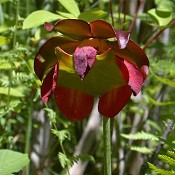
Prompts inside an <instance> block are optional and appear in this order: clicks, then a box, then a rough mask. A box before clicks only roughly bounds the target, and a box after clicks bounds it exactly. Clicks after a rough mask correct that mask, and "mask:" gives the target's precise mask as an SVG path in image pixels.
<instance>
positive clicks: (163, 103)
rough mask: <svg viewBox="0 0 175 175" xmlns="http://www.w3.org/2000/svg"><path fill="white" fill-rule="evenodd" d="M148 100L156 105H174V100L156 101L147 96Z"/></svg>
mask: <svg viewBox="0 0 175 175" xmlns="http://www.w3.org/2000/svg"><path fill="white" fill-rule="evenodd" d="M149 101H150V102H151V103H152V104H154V105H156V106H168V105H175V101H167V102H158V101H156V100H154V99H153V98H151V97H149Z"/></svg>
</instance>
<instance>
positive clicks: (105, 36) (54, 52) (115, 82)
mask: <svg viewBox="0 0 175 175" xmlns="http://www.w3.org/2000/svg"><path fill="white" fill-rule="evenodd" d="M45 28H46V29H47V30H48V31H53V30H54V31H57V32H59V33H61V34H62V36H60V35H59V36H55V37H52V38H50V39H49V40H47V41H46V42H45V44H44V45H43V46H42V47H41V48H40V49H39V51H38V53H37V54H36V57H35V60H34V70H35V73H36V75H37V76H38V78H39V79H40V80H41V81H42V86H41V96H42V101H43V102H48V100H49V99H50V97H51V96H52V95H54V96H55V100H56V104H57V106H58V108H59V110H60V112H61V113H63V114H64V115H65V116H66V117H67V118H69V119H70V120H82V119H84V118H85V117H87V116H88V115H89V114H90V112H91V110H92V108H93V103H94V98H97V97H99V103H98V110H99V112H100V113H101V114H102V115H104V116H106V117H109V118H112V117H114V116H115V115H116V114H117V113H119V112H120V111H121V110H122V109H123V107H124V106H125V105H126V104H127V102H128V101H129V99H130V97H131V94H133V95H137V94H138V93H139V92H140V90H141V87H142V86H143V83H144V80H145V78H146V76H147V74H148V68H149V61H148V58H147V56H146V54H145V53H144V51H143V50H142V49H141V48H140V47H139V46H138V45H137V44H136V43H135V42H134V41H132V40H131V39H129V37H130V33H129V32H125V31H120V30H115V29H114V28H113V27H112V26H111V25H110V24H109V23H107V22H105V21H102V20H97V21H93V22H91V23H87V22H85V21H82V20H76V19H65V20H61V21H59V22H57V23H56V24H55V25H54V26H52V25H51V24H48V23H46V24H45ZM111 38H113V39H112V40H111Z"/></svg>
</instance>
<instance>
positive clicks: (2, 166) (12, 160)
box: [0, 149, 29, 175]
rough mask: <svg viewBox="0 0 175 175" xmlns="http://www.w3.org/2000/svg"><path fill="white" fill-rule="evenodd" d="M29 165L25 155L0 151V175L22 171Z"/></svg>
mask: <svg viewBox="0 0 175 175" xmlns="http://www.w3.org/2000/svg"><path fill="white" fill-rule="evenodd" d="M28 163H29V158H28V155H27V154H22V153H19V152H15V151H11V150H5V149H2V150H0V174H1V175H9V174H11V173H16V172H18V171H20V170H22V168H23V167H25V166H26V165H27V164H28Z"/></svg>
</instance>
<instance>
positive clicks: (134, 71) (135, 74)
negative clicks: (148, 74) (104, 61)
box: [124, 61, 144, 95]
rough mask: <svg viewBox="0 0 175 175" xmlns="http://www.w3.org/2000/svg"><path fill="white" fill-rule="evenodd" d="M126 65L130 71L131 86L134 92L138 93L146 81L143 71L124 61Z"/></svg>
mask: <svg viewBox="0 0 175 175" xmlns="http://www.w3.org/2000/svg"><path fill="white" fill-rule="evenodd" d="M124 64H125V66H126V67H127V69H128V71H129V83H128V84H129V85H130V86H131V89H132V90H133V94H134V95H137V94H138V93H139V92H140V90H141V88H142V85H143V83H144V76H143V73H142V71H141V70H140V69H139V68H138V67H136V66H135V65H133V64H131V63H129V62H127V61H124Z"/></svg>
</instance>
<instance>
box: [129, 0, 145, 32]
mask: <svg viewBox="0 0 175 175" xmlns="http://www.w3.org/2000/svg"><path fill="white" fill-rule="evenodd" d="M144 2H145V0H141V2H140V5H139V7H138V8H137V10H136V15H135V17H134V19H133V21H132V22H131V24H130V26H129V30H128V32H131V30H132V28H133V26H134V24H135V22H136V19H137V17H138V13H139V11H140V9H141V8H142V6H143V4H144Z"/></svg>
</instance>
